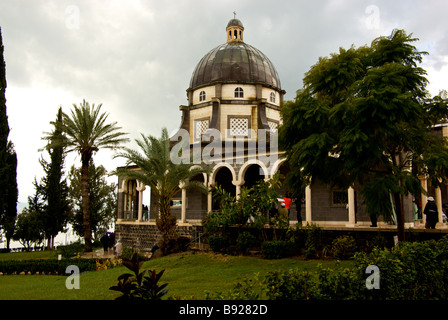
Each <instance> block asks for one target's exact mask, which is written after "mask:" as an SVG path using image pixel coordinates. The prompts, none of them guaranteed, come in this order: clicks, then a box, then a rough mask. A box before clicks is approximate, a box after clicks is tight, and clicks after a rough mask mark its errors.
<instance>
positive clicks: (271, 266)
mask: <svg viewBox="0 0 448 320" xmlns="http://www.w3.org/2000/svg"><path fill="white" fill-rule="evenodd" d="M14 255H17V253H14ZM1 256H2V255H0V257H1ZM12 259H17V258H16V257H14V258H12ZM27 259H28V258H27ZM318 264H323V265H325V266H329V267H331V266H334V265H335V264H336V261H333V260H300V259H294V258H288V259H279V260H265V259H261V258H257V257H249V256H227V255H220V254H213V253H207V254H201V253H199V254H190V253H181V254H175V255H170V256H167V257H162V258H159V259H155V260H150V261H147V262H145V263H144V265H143V269H148V270H153V269H156V270H157V271H161V270H162V269H165V273H164V275H163V276H162V278H161V280H160V283H168V287H167V288H168V289H169V291H168V295H167V296H166V297H174V298H182V299H204V297H205V293H204V291H205V290H209V291H210V292H217V291H227V290H229V289H231V288H232V287H233V284H234V283H235V282H236V281H238V280H240V279H243V278H245V277H248V278H253V277H254V275H255V274H256V273H260V275H263V274H266V273H267V272H269V271H274V270H288V269H290V268H298V269H302V270H308V271H313V270H315V268H316V267H317V265H318ZM341 264H342V265H346V266H349V265H351V264H352V262H351V261H342V262H341ZM128 271H129V270H128V269H126V268H125V267H123V266H121V267H116V268H113V269H109V270H102V271H91V272H85V273H82V274H81V276H80V289H79V290H76V289H72V290H68V289H67V288H66V286H65V281H66V279H67V276H64V275H59V276H56V275H53V276H42V275H7V276H1V277H0V300H16V299H21V300H111V299H114V298H115V297H117V296H118V295H119V293H117V292H114V291H112V290H109V287H111V286H113V285H116V283H117V278H118V276H119V275H120V274H122V273H125V272H128Z"/></svg>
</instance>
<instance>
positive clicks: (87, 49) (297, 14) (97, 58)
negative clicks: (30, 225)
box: [0, 0, 448, 201]
mask: <svg viewBox="0 0 448 320" xmlns="http://www.w3.org/2000/svg"><path fill="white" fill-rule="evenodd" d="M368 8H373V9H375V10H377V13H378V15H377V16H375V15H374V13H375V10H374V11H372V10H370V11H369V10H367V9H368ZM447 9H448V3H445V2H443V1H385V0H377V1H355V0H349V1H341V0H328V1H292V0H291V1H267V0H261V1H256V0H244V1H241V0H228V1H206V0H190V1H186V0H176V1H174V0H171V1H154V0H152V1H149V0H148V1H143V0H142V1H138V0H133V1H124V0H121V1H120V0H108V1H105V0H103V1H88V0H57V1H56V0H53V1H44V0H15V1H2V2H0V26H1V27H2V33H3V40H4V45H5V59H6V65H7V79H8V89H7V94H8V96H7V97H8V102H7V107H8V114H9V118H10V126H11V127H12V128H13V131H12V132H11V139H12V140H13V142H14V143H15V145H16V149H17V151H18V157H19V171H20V173H19V188H20V190H21V191H20V199H21V201H24V199H26V196H27V195H29V194H30V193H32V192H33V189H32V185H31V183H32V180H33V178H34V175H37V176H39V174H40V173H39V170H40V168H39V164H38V162H37V159H38V158H39V156H40V155H39V153H38V152H37V148H39V147H41V146H42V141H40V137H41V136H42V132H43V131H47V130H49V129H50V128H49V124H48V123H49V121H51V120H53V118H54V117H55V114H56V111H57V108H58V107H59V105H62V106H63V108H64V110H65V111H66V112H68V111H69V109H70V107H71V104H72V103H77V104H78V103H80V102H81V101H82V99H86V100H87V101H89V102H91V103H97V104H98V103H103V108H104V110H105V111H108V112H109V113H110V119H111V120H114V121H118V123H119V125H120V126H122V127H123V129H124V130H125V131H127V132H129V133H130V137H131V138H138V137H139V134H140V132H141V133H144V134H153V135H159V134H160V130H161V128H162V127H164V126H166V127H167V128H168V130H169V131H171V130H174V129H175V128H177V127H178V125H179V123H180V116H181V114H180V112H179V109H178V108H179V105H181V104H186V103H187V99H186V92H185V90H186V89H187V88H188V85H189V82H190V77H191V74H192V72H193V70H194V68H195V66H196V64H197V63H198V62H199V60H200V59H201V58H202V57H203V56H204V55H205V54H206V53H207V52H208V51H209V50H211V49H212V48H214V47H216V46H218V45H219V44H221V43H224V42H225V27H226V25H227V22H228V20H230V19H231V18H232V17H233V13H232V12H233V11H236V12H237V18H239V19H241V20H242V22H243V24H244V26H245V41H246V42H247V43H249V44H251V45H253V46H255V47H257V48H258V49H260V50H261V51H263V52H264V53H265V54H266V55H267V56H268V57H269V58H270V60H271V61H272V62H273V63H274V65H275V66H276V68H277V71H278V73H279V75H280V78H281V82H282V87H283V88H284V89H285V90H286V91H287V95H286V99H292V98H293V97H294V95H295V91H296V90H297V89H299V88H300V87H301V86H302V78H303V75H304V73H305V72H306V71H307V70H309V68H310V66H311V65H313V64H314V63H316V61H317V59H318V58H319V57H320V56H328V55H329V54H330V53H332V52H336V51H338V49H339V47H341V46H342V47H345V48H348V47H350V46H351V45H355V46H361V45H364V44H370V42H371V41H372V40H373V39H374V38H375V37H378V36H380V35H388V34H390V32H391V31H392V29H393V28H403V29H405V30H406V31H408V32H413V33H414V35H415V36H416V37H419V38H420V41H419V42H418V43H417V45H418V47H419V48H422V49H423V50H427V51H429V52H430V54H431V55H430V56H429V57H427V58H425V64H424V66H428V67H430V68H432V69H431V70H433V71H434V72H438V71H439V72H442V71H444V72H447V68H446V67H445V66H446V63H447V61H448V60H447V57H448V46H447V44H446V43H447V42H446V41H445V34H447V31H448V30H447V28H448V23H447V22H446V18H445V17H444V15H445V13H446V12H447ZM372 12H373V13H372ZM372 19H373V20H372ZM375 19H378V20H375ZM444 67H445V68H444ZM428 77H429V78H430V80H431V77H433V78H434V79H435V80H436V79H439V81H440V79H441V78H442V76H441V74H439V73H437V74H433V75H432V74H429V75H428ZM435 85H436V86H439V84H438V83H437V84H435ZM440 85H442V84H441V83H440ZM443 85H444V84H443ZM131 145H132V144H131ZM78 161H79V159H78ZM99 161H101V162H103V164H105V165H106V167H107V168H108V169H113V167H114V166H116V165H117V163H119V161H118V160H114V161H112V160H110V154H109V153H106V152H105V153H102V152H100V153H98V162H99ZM67 165H71V163H69V164H67Z"/></svg>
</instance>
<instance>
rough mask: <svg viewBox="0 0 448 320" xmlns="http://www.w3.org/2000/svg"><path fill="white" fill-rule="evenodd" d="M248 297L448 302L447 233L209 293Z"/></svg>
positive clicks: (227, 297) (237, 297)
mask: <svg viewBox="0 0 448 320" xmlns="http://www.w3.org/2000/svg"><path fill="white" fill-rule="evenodd" d="M276 245H278V243H277V244H276ZM270 249H273V247H272V246H271V247H270ZM369 266H376V267H377V270H378V272H379V273H378V278H377V281H378V282H377V283H376V284H377V285H378V286H377V287H376V288H375V287H373V288H372V287H371V288H369V287H368V286H367V283H368V282H370V284H372V281H375V280H374V279H373V278H371V276H372V272H371V271H369V269H370V268H368V267H369ZM372 279H373V280H372ZM260 293H263V294H260ZM248 297H250V298H251V299H260V298H266V299H270V300H296V299H297V300H302V299H303V300H308V299H310V300H313V299H314V300H448V236H444V237H443V238H442V239H440V240H437V241H436V240H429V241H425V242H402V243H399V244H398V246H396V247H394V248H391V249H379V248H375V249H374V250H373V251H372V252H371V253H369V254H367V253H364V252H358V253H356V254H355V256H354V266H353V267H351V268H344V267H342V266H338V267H336V268H324V267H322V265H320V266H318V268H317V270H315V271H314V272H307V271H302V270H295V269H291V270H288V271H281V272H280V271H271V272H269V273H268V274H267V275H266V276H265V277H264V278H262V279H256V281H252V282H250V281H248V280H246V281H244V282H238V283H236V285H235V287H234V288H233V289H232V290H231V291H229V292H228V293H224V294H220V295H216V294H209V295H208V297H207V298H215V299H246V298H248Z"/></svg>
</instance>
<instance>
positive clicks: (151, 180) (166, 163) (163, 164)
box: [114, 128, 209, 253]
mask: <svg viewBox="0 0 448 320" xmlns="http://www.w3.org/2000/svg"><path fill="white" fill-rule="evenodd" d="M141 136H142V139H141V140H138V139H136V140H135V142H136V143H137V145H138V147H139V149H140V150H141V152H142V153H140V151H138V150H133V149H129V148H125V149H124V152H122V153H119V154H117V155H116V157H123V158H125V159H127V160H126V167H124V168H118V169H117V170H116V171H115V172H114V173H115V174H116V175H118V176H122V177H125V178H126V179H131V180H134V179H135V180H139V181H140V182H142V183H144V184H145V185H147V186H149V187H150V188H151V196H153V197H154V198H155V201H156V203H157V206H158V208H159V210H160V214H159V215H156V224H157V227H158V229H159V231H160V232H161V233H162V240H161V243H160V248H161V249H162V251H163V252H165V253H167V252H169V251H170V250H171V249H172V248H173V246H174V245H175V243H176V241H175V240H176V239H177V233H176V225H177V219H176V217H175V216H174V215H173V214H172V213H171V205H170V202H171V200H172V198H173V197H174V195H175V194H176V193H177V192H179V190H180V185H182V188H186V189H190V188H196V189H198V190H201V191H202V192H204V193H206V192H208V189H207V188H206V187H205V186H204V184H203V183H202V182H199V181H194V180H192V181H190V180H191V179H192V178H194V177H195V176H197V175H199V174H202V173H208V172H209V169H208V168H204V167H200V166H193V165H191V164H185V163H181V164H174V163H173V162H172V161H171V159H170V140H169V137H168V132H167V129H166V128H163V129H162V136H161V138H159V139H158V138H156V137H153V136H151V135H148V136H147V137H146V136H144V135H143V134H142V135H141ZM130 165H136V166H137V167H138V168H139V169H140V170H135V169H131V168H129V166H130Z"/></svg>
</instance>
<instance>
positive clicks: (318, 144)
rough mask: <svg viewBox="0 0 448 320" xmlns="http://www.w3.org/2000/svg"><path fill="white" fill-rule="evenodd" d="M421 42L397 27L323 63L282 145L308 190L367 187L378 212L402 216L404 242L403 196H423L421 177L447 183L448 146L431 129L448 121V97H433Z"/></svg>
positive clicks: (288, 109) (293, 104)
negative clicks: (322, 185) (317, 186)
mask: <svg viewBox="0 0 448 320" xmlns="http://www.w3.org/2000/svg"><path fill="white" fill-rule="evenodd" d="M417 40H418V39H417V38H413V37H412V34H407V33H406V32H405V31H404V30H393V32H392V33H391V35H390V36H387V37H384V36H383V37H379V38H376V39H375V40H373V41H372V43H371V45H370V46H362V47H359V48H355V47H353V46H352V47H351V48H350V49H348V50H346V49H343V48H340V50H339V53H334V54H332V55H331V56H330V57H325V58H320V59H319V61H318V62H317V63H316V64H315V65H313V66H312V67H311V69H310V70H309V71H308V72H307V73H306V74H305V77H304V79H303V89H300V90H298V91H297V96H296V98H295V99H294V100H293V101H288V102H286V103H285V105H284V107H283V108H282V118H283V125H282V126H281V127H280V129H279V143H280V145H281V148H282V149H283V150H285V151H286V155H287V159H288V163H289V166H290V167H291V169H292V174H293V175H294V176H295V177H296V178H297V179H299V180H301V181H303V186H305V185H307V184H310V183H313V182H314V181H315V180H316V179H318V180H320V181H322V182H324V183H328V184H331V185H337V186H339V187H344V188H347V187H349V186H352V185H353V184H354V183H357V182H358V183H361V184H362V186H363V191H362V193H363V195H364V200H365V203H366V206H367V210H368V211H369V214H371V215H383V216H384V217H386V218H388V217H390V216H391V214H392V211H393V207H392V203H391V202H390V200H389V199H390V197H391V196H392V198H393V205H394V207H395V210H396V213H397V224H398V233H399V239H400V240H404V231H403V225H404V221H403V207H402V204H403V199H402V197H403V196H405V195H408V194H413V195H417V194H419V193H420V192H422V189H421V186H420V183H419V180H418V175H423V174H431V176H432V178H433V179H434V181H435V182H437V183H441V182H445V181H446V180H447V172H446V170H447V168H448V145H447V141H446V140H445V139H443V138H441V137H438V136H436V135H433V134H432V133H431V128H432V127H433V126H434V125H436V124H437V123H440V122H441V121H444V120H445V119H447V115H448V108H447V99H446V97H443V95H442V94H441V95H439V96H436V97H432V98H431V97H430V96H429V94H428V91H427V90H426V85H427V84H428V80H427V79H426V71H425V70H424V69H423V68H421V67H419V66H418V64H419V63H420V62H422V59H423V56H424V55H426V54H427V53H426V52H422V51H418V50H417V48H416V47H415V46H414V45H413V44H412V43H414V42H416V41H417Z"/></svg>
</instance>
